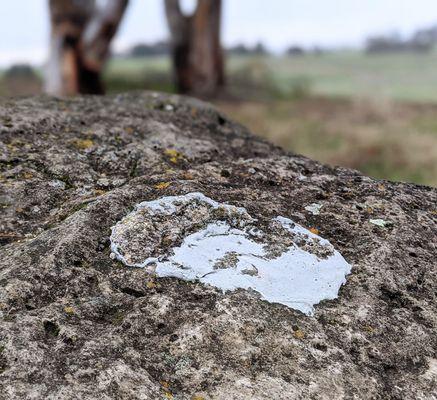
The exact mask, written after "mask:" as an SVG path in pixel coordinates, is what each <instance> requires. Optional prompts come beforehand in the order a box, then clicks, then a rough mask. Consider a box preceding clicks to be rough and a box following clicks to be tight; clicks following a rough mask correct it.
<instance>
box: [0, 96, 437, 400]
mask: <svg viewBox="0 0 437 400" xmlns="http://www.w3.org/2000/svg"><path fill="white" fill-rule="evenodd" d="M168 105H172V107H166V106H168ZM0 135H1V140H0V167H1V175H0V189H1V192H0V202H1V204H0V206H1V208H0V213H1V215H0V216H1V222H0V240H1V243H2V247H0V253H1V257H0V312H1V320H0V398H2V399H3V398H4V399H29V398H34V399H166V398H167V399H171V398H174V399H193V398H194V399H202V398H204V399H291V398H302V399H333V398H335V399H337V398H340V399H341V398H344V399H433V398H435V393H436V374H437V355H436V348H437V343H436V334H435V332H436V314H437V310H436V297H435V296H436V295H435V289H436V282H437V279H436V242H437V237H436V217H437V215H436V204H437V193H436V190H435V189H431V188H427V187H421V186H415V185H410V184H401V183H390V182H385V181H375V180H373V179H370V178H367V177H364V176H362V175H360V174H359V173H357V172H355V171H351V170H346V169H342V168H329V167H326V166H322V165H320V164H318V163H316V162H313V161H311V160H308V159H306V158H304V157H301V156H294V155H290V154H287V153H285V152H283V151H282V150H281V149H278V148H275V147H273V146H271V145H270V144H268V143H266V142H264V141H262V140H260V139H257V138H256V137H253V136H252V135H250V134H249V133H248V132H247V131H246V130H245V129H244V128H243V127H241V126H238V125H236V124H234V123H232V122H230V121H228V120H227V119H226V118H225V117H224V116H223V115H220V114H219V113H217V112H216V111H215V110H213V109H211V108H209V107H208V106H205V105H204V104H202V103H199V102H195V101H192V100H183V99H179V98H176V97H164V96H161V95H152V94H136V95H123V96H117V97H106V98H91V97H90V98H79V99H70V100H54V99H48V98H39V99H23V100H19V101H7V100H2V101H1V103H0ZM189 192H202V193H204V194H205V195H207V196H209V197H211V198H213V199H215V200H217V201H220V202H225V203H228V204H233V205H236V206H241V207H245V208H246V209H247V210H248V212H249V213H250V214H251V215H257V216H260V215H262V216H264V217H265V218H266V219H269V218H273V217H275V216H277V215H282V216H285V217H288V218H291V219H293V220H294V221H296V222H297V223H299V224H300V225H302V226H304V227H306V228H308V229H312V230H313V231H314V232H316V230H317V231H318V232H319V234H320V235H321V236H322V237H324V238H326V239H328V240H329V241H330V242H331V243H332V244H333V245H334V246H335V248H336V249H337V250H339V251H340V252H341V254H342V255H343V256H344V257H345V258H346V260H347V261H348V262H349V263H350V264H352V266H353V269H352V273H351V275H349V277H348V280H347V283H346V285H344V286H343V287H342V289H341V290H340V294H339V297H338V298H337V299H336V300H332V301H325V302H322V303H321V304H319V305H318V306H316V309H315V315H314V317H308V316H306V315H304V314H302V313H300V312H298V311H295V310H292V309H290V308H287V307H285V306H282V305H277V304H270V303H267V302H264V301H260V300H259V299H258V298H257V296H256V295H254V294H251V293H250V292H247V291H236V292H232V293H228V294H222V293H221V292H220V291H219V290H217V289H214V288H212V287H208V286H205V285H202V284H199V283H193V282H191V283H190V282H185V281H181V280H177V279H173V278H156V277H153V276H152V275H150V273H149V272H148V271H147V270H146V269H138V268H129V267H126V266H125V265H123V264H122V263H120V262H119V261H117V260H115V259H111V258H110V246H109V236H110V234H111V231H110V227H111V226H113V225H114V224H115V223H116V222H117V221H119V220H120V219H121V218H123V216H125V215H126V214H128V213H129V212H130V211H131V210H132V209H133V207H134V205H135V204H137V203H139V202H141V201H148V200H153V199H156V198H158V197H161V196H170V195H180V194H185V193H189ZM313 204H318V205H321V206H322V207H321V208H319V213H318V214H317V213H314V212H313V211H311V210H314V207H311V205H313ZM308 206H310V207H309V209H308ZM371 220H383V221H385V222H384V224H375V223H372V222H371ZM196 396H197V397H196Z"/></svg>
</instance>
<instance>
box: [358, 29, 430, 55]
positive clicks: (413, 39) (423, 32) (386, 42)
mask: <svg viewBox="0 0 437 400" xmlns="http://www.w3.org/2000/svg"><path fill="white" fill-rule="evenodd" d="M436 43H437V26H432V27H430V28H425V29H420V30H417V31H416V32H414V33H413V34H412V35H411V36H410V37H408V38H402V37H401V35H399V34H398V33H392V34H388V35H379V36H372V37H370V38H368V39H367V41H366V45H365V51H366V53H369V54H372V53H373V54H376V53H398V52H416V53H428V52H430V51H431V50H433V49H434V47H435V45H436Z"/></svg>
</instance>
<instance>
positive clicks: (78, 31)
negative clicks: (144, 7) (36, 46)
mask: <svg viewBox="0 0 437 400" xmlns="http://www.w3.org/2000/svg"><path fill="white" fill-rule="evenodd" d="M127 3H128V0H107V2H106V7H105V8H103V9H101V10H100V9H99V8H98V7H97V5H96V2H95V0H50V2H49V8H50V17H51V26H52V33H51V49H50V58H49V63H48V68H47V77H46V91H47V92H48V93H51V94H55V95H74V94H77V93H91V94H102V93H103V92H104V87H103V83H102V80H101V72H102V69H103V66H104V63H105V61H106V58H107V56H108V53H109V45H110V43H111V39H112V38H113V36H114V34H115V32H116V31H117V27H118V25H119V23H120V21H121V18H122V16H123V13H124V11H125V9H126V6H127Z"/></svg>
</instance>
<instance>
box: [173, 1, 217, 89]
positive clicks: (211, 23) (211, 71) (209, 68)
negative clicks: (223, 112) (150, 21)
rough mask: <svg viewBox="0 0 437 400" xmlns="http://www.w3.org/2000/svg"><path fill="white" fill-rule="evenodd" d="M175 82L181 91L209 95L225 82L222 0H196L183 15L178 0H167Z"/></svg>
mask: <svg viewBox="0 0 437 400" xmlns="http://www.w3.org/2000/svg"><path fill="white" fill-rule="evenodd" d="M165 10H166V15H167V21H168V24H169V28H170V33H171V39H172V52H173V68H174V74H175V81H176V86H177V88H178V90H179V92H181V93H191V94H195V95H199V96H206V97H208V96H212V95H214V94H216V92H217V91H218V90H219V88H220V87H221V86H223V85H224V63H223V53H222V48H221V44H220V19H221V0H198V2H197V7H196V9H195V11H194V13H193V14H192V15H184V14H183V13H182V10H181V8H180V4H179V0H166V1H165Z"/></svg>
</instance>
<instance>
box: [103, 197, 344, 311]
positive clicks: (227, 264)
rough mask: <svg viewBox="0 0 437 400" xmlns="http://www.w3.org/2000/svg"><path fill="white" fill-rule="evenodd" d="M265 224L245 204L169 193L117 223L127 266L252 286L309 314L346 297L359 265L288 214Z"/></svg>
mask: <svg viewBox="0 0 437 400" xmlns="http://www.w3.org/2000/svg"><path fill="white" fill-rule="evenodd" d="M260 226H261V225H260V224H258V223H257V220H256V219H254V218H252V217H251V216H250V215H249V214H248V213H247V211H246V210H245V209H244V208H238V207H234V206H232V205H228V204H223V203H218V202H216V201H214V200H212V199H210V198H208V197H206V196H204V195H203V194H202V193H189V194H186V195H182V196H171V197H162V198H160V199H157V200H154V201H148V202H143V203H140V204H138V205H137V206H136V207H135V209H134V210H133V211H132V212H131V213H129V214H128V215H127V216H126V217H124V218H123V219H122V220H121V221H119V222H118V223H117V224H116V225H115V226H113V228H112V234H111V250H112V252H113V254H114V255H115V256H116V257H117V258H118V259H119V260H120V261H122V262H123V263H124V264H125V265H128V266H134V267H148V268H150V267H151V268H152V269H154V271H155V273H156V275H157V276H159V277H175V278H179V279H184V280H196V281H200V282H202V283H205V284H209V285H212V286H215V287H217V288H219V289H221V290H223V291H232V290H235V289H239V288H241V289H251V290H253V291H255V292H257V293H258V294H259V295H260V297H261V299H263V300H266V301H269V302H272V303H280V304H284V305H286V306H288V307H291V308H293V309H296V310H300V311H302V312H304V313H306V314H307V315H311V314H312V313H313V311H314V305H315V304H317V303H319V302H320V301H322V300H327V299H335V298H336V297H337V296H338V291H339V289H340V287H341V285H343V284H344V283H345V282H346V276H347V274H349V273H350V271H351V266H350V265H349V264H348V263H347V262H346V261H345V259H344V258H343V257H342V256H341V254H340V253H339V252H337V251H336V250H335V249H334V248H333V246H332V245H331V244H330V243H329V242H328V241H327V240H325V239H323V238H321V237H319V236H317V235H315V234H313V233H312V232H310V231H308V230H307V229H305V228H303V227H302V226H300V225H298V224H295V223H294V222H293V221H291V220H290V219H288V218H284V217H276V218H274V219H272V220H271V221H270V222H269V224H268V225H267V226H266V225H265V224H264V225H263V228H260ZM184 232H188V234H185V235H184ZM161 238H165V240H166V242H168V243H170V245H169V246H168V247H167V248H164V247H162V240H161ZM146 243H147V245H146ZM154 243H155V244H156V245H154ZM171 243H174V244H175V245H171ZM144 248H146V249H145V250H144Z"/></svg>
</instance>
